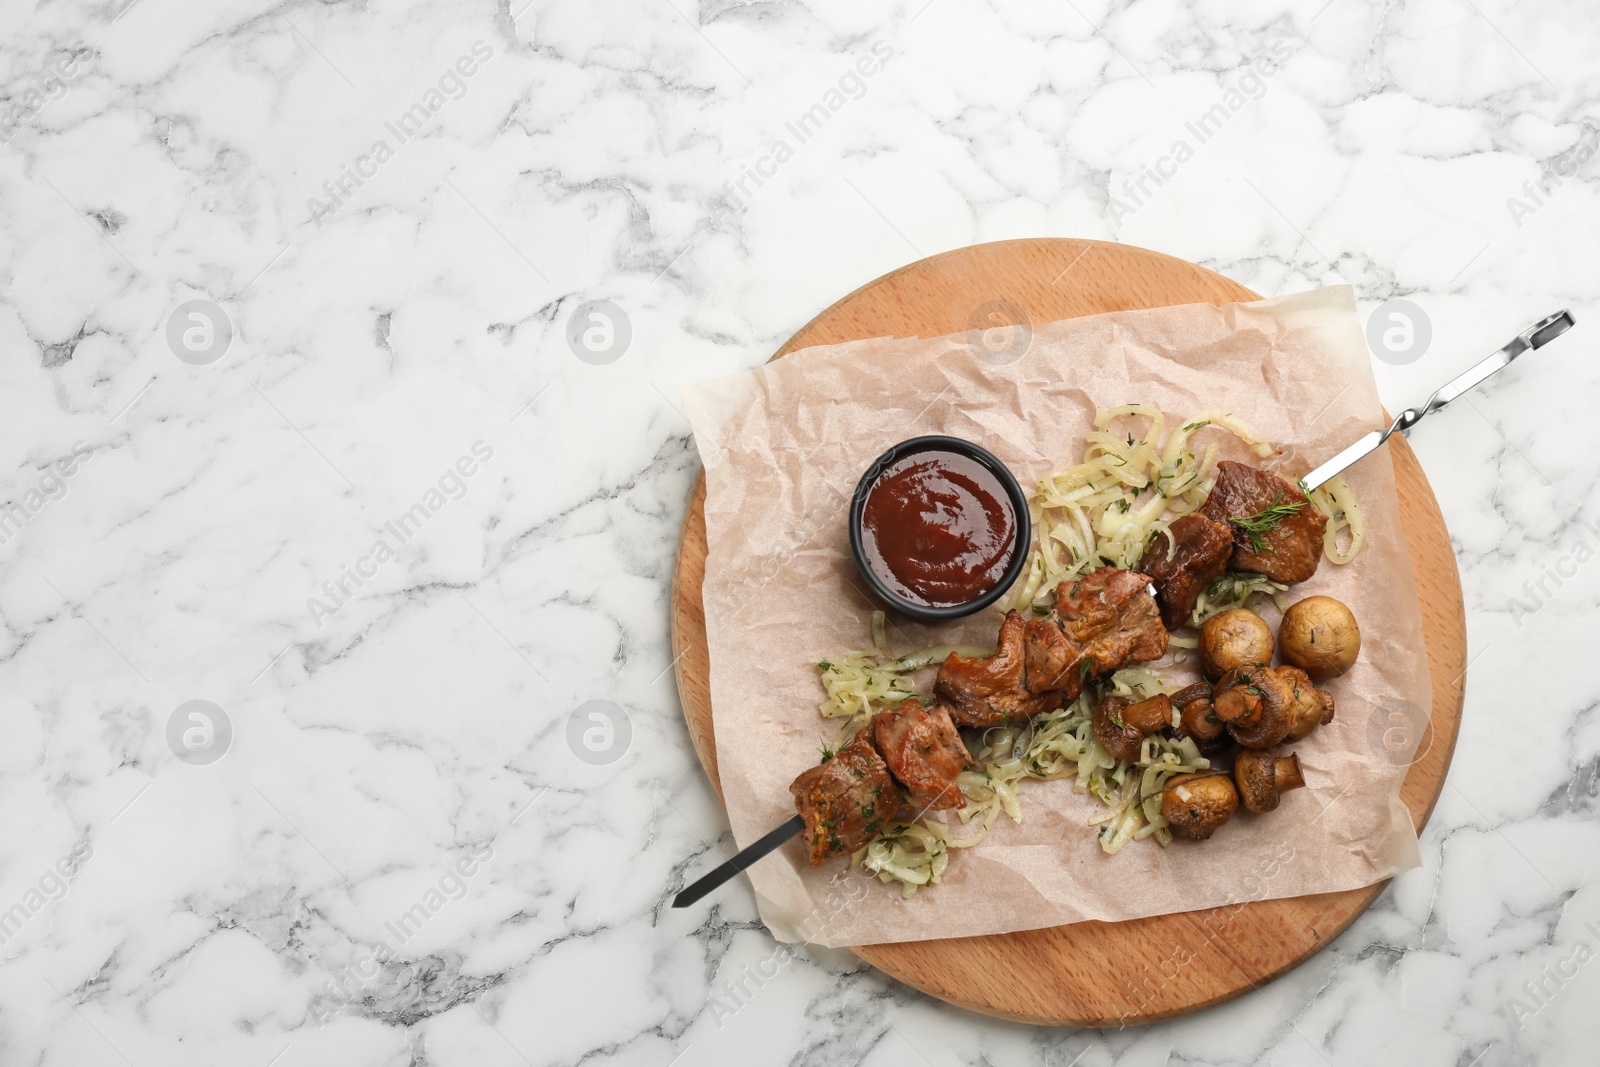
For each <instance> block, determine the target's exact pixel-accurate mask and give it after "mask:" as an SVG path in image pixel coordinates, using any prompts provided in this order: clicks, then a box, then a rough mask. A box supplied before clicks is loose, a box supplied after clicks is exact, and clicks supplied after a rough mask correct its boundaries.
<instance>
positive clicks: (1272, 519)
mask: <svg viewBox="0 0 1600 1067" xmlns="http://www.w3.org/2000/svg"><path fill="white" fill-rule="evenodd" d="M1305 506H1306V502H1305V501H1303V500H1302V501H1300V502H1299V503H1286V502H1284V500H1283V493H1282V492H1277V493H1273V494H1272V503H1271V504H1269V505H1268V506H1267V507H1264V508H1262V509H1261V510H1260V511H1258V512H1256V513H1255V514H1254V515H1234V516H1232V517H1231V518H1229V519H1228V521H1229V522H1231V523H1233V524H1234V525H1235V526H1237V527H1239V529H1241V530H1243V531H1244V532H1245V533H1246V534H1247V535H1249V537H1250V550H1251V551H1252V552H1260V551H1261V549H1262V546H1263V545H1265V543H1266V542H1265V541H1264V540H1263V539H1262V536H1261V535H1262V534H1264V533H1266V532H1268V531H1269V530H1276V529H1277V528H1278V525H1279V524H1280V523H1281V522H1283V520H1284V519H1287V518H1288V517H1289V516H1290V515H1293V514H1294V513H1295V512H1297V511H1299V510H1300V509H1301V508H1303V507H1305Z"/></svg>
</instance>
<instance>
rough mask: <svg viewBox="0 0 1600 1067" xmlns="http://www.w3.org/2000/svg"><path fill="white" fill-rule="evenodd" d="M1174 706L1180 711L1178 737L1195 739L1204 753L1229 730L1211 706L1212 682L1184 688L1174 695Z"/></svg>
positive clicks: (1196, 683)
mask: <svg viewBox="0 0 1600 1067" xmlns="http://www.w3.org/2000/svg"><path fill="white" fill-rule="evenodd" d="M1172 706H1173V707H1175V708H1177V709H1178V728H1177V734H1178V736H1179V737H1189V738H1193V739H1194V742H1195V744H1196V745H1198V746H1199V747H1200V750H1201V751H1202V752H1204V751H1206V749H1207V746H1208V745H1210V746H1214V743H1215V742H1216V741H1218V740H1219V739H1220V738H1222V736H1223V733H1224V731H1225V730H1226V729H1227V727H1226V726H1224V725H1223V722H1222V720H1221V719H1219V718H1217V710H1216V708H1214V707H1212V705H1211V683H1210V682H1195V683H1194V684H1193V685H1186V686H1184V687H1183V688H1182V689H1180V690H1178V691H1177V692H1176V693H1173V694H1172Z"/></svg>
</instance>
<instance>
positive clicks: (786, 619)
mask: <svg viewBox="0 0 1600 1067" xmlns="http://www.w3.org/2000/svg"><path fill="white" fill-rule="evenodd" d="M1010 329H1011V330H1013V331H1024V332H1022V333H1020V334H1013V335H1012V336H1009V337H1007V338H999V339H995V338H985V339H982V340H980V339H979V338H978V336H977V335H968V334H958V335H953V336H949V337H939V338H932V339H892V338H879V339H874V340H865V341H856V342H851V343H849V344H842V345H830V346H825V347H818V348H810V349H805V350H803V351H798V352H794V353H792V354H790V355H788V356H785V357H784V358H782V359H779V360H775V361H773V362H771V363H769V364H767V365H766V366H764V367H762V368H760V369H758V370H754V371H750V372H747V373H743V374H738V375H734V376H732V377H728V378H722V379H718V380H714V381H710V382H706V383H702V384H699V385H696V386H692V387H689V388H688V389H686V390H685V393H684V398H685V403H686V408H687V411H688V413H689V416H690V418H691V420H692V421H693V423H694V430H695V437H696V442H697V444H698V446H699V450H700V456H701V459H702V461H703V462H704V464H705V470H706V482H707V493H706V533H707V542H708V546H709V548H708V553H707V559H706V577H705V584H704V587H703V590H702V595H703V597H704V601H705V606H706V637H707V642H708V644H709V649H710V658H711V701H712V708H713V724H714V728H715V733H716V743H717V760H718V767H719V768H720V774H721V783H722V791H723V797H724V800H725V802H726V804H727V808H728V817H729V820H730V822H731V825H732V828H733V834H734V837H735V839H736V840H737V842H738V843H739V845H740V846H741V847H743V846H744V845H747V844H749V843H750V842H751V841H753V840H754V839H755V838H757V837H759V836H761V835H762V834H763V833H765V832H766V831H768V830H770V829H771V828H772V827H774V826H776V825H778V824H779V823H781V822H782V821H783V820H785V819H787V818H789V817H790V816H791V815H793V814H794V804H793V800H792V797H791V795H790V793H789V783H790V782H791V781H792V780H793V779H794V777H795V776H796V775H797V774H799V773H800V772H801V771H803V770H805V769H806V768H807V767H810V766H813V765H814V764H816V762H817V760H818V752H819V746H820V744H821V742H823V741H825V740H829V739H831V738H833V737H834V736H835V735H836V733H837V730H838V727H839V725H840V724H839V722H838V721H837V720H825V719H823V718H822V717H821V715H819V713H818V711H817V705H818V703H819V702H821V701H822V700H823V698H824V696H825V694H824V693H823V690H822V687H821V684H820V683H819V681H818V676H817V669H816V663H817V661H818V660H821V659H825V658H826V657H828V656H830V655H836V654H838V653H841V652H844V651H848V650H852V649H861V648H870V647H871V645H872V639H871V635H870V631H869V621H870V614H871V612H872V610H873V609H874V608H875V607H876V606H877V605H876V604H875V603H874V602H873V601H872V600H870V599H869V597H868V595H867V594H866V592H865V586H864V584H863V583H862V581H861V579H860V576H859V575H858V574H857V573H856V571H855V568H854V564H853V563H852V560H851V556H850V550H849V541H848V535H847V530H846V521H847V510H848V506H849V500H850V495H851V493H852V492H853V490H854V488H855V485H856V482H857V480H858V479H859V478H860V477H861V474H862V472H863V471H865V470H866V468H867V467H868V466H869V465H870V464H871V463H872V461H873V459H874V458H875V457H877V456H878V455H879V454H880V453H881V452H883V451H884V450H885V449H887V448H889V447H890V446H891V445H893V444H895V443H896V442H898V441H901V440H904V439H905V438H908V437H913V436H917V435H919V434H931V433H938V434H950V435H952V436H955V437H962V438H966V439H967V440H970V441H975V442H977V443H978V444H981V445H983V446H984V447H985V448H988V449H989V450H990V451H991V452H993V453H994V454H995V455H996V456H998V457H999V458H1000V459H1001V461H1002V462H1004V463H1005V464H1006V465H1007V466H1008V467H1010V468H1011V470H1012V471H1013V473H1015V474H1016V475H1017V477H1018V479H1019V480H1020V481H1021V482H1022V484H1023V486H1024V487H1025V488H1028V489H1030V490H1031V489H1032V487H1033V486H1034V484H1035V483H1036V482H1037V480H1038V479H1039V478H1040V477H1041V476H1043V475H1045V474H1047V473H1049V472H1051V471H1053V470H1058V469H1061V468H1063V467H1066V466H1070V465H1073V464H1075V463H1077V462H1079V460H1080V459H1081V457H1082V454H1083V449H1084V434H1085V433H1086V432H1087V431H1088V430H1090V429H1091V428H1092V425H1091V424H1092V420H1093V417H1094V412H1095V408H1096V406H1101V407H1111V406H1114V405H1118V404H1124V403H1135V402H1137V403H1142V404H1151V405H1155V406H1158V407H1159V408H1161V409H1162V411H1163V412H1165V413H1166V414H1167V416H1168V429H1171V428H1173V427H1175V426H1176V425H1178V424H1179V422H1178V420H1182V419H1184V418H1185V417H1187V416H1190V415H1193V414H1195V413H1198V412H1201V411H1205V410H1208V409H1216V408H1222V409H1225V410H1227V411H1230V412H1232V413H1234V414H1235V415H1238V416H1239V417H1241V418H1242V419H1244V420H1245V422H1246V423H1248V424H1249V425H1250V426H1251V427H1252V428H1253V429H1255V430H1256V431H1257V432H1258V433H1260V434H1261V435H1262V436H1264V437H1266V438H1267V439H1268V440H1270V441H1272V442H1274V443H1275V444H1276V445H1278V447H1279V449H1280V452H1279V453H1278V454H1277V455H1275V456H1274V457H1272V458H1271V459H1268V460H1265V461H1263V460H1261V459H1259V458H1257V457H1255V456H1253V455H1251V454H1250V453H1249V451H1248V450H1247V449H1246V448H1245V447H1244V446H1243V445H1242V444H1241V443H1239V442H1238V441H1237V440H1236V439H1234V438H1233V437H1231V435H1227V434H1224V433H1221V432H1219V431H1214V430H1212V431H1206V430H1202V431H1200V432H1198V433H1197V434H1196V439H1195V441H1196V443H1197V444H1200V445H1202V446H1203V445H1204V444H1205V443H1206V442H1207V441H1208V440H1213V439H1214V440H1217V441H1219V442H1220V443H1221V446H1222V451H1221V455H1220V457H1219V458H1223V459H1235V460H1239V461H1241V462H1248V463H1251V464H1253V465H1256V466H1264V467H1266V468H1267V469H1270V470H1274V471H1275V472H1276V473H1279V474H1281V475H1283V476H1284V477H1286V478H1288V479H1289V480H1290V481H1291V482H1292V481H1294V480H1295V479H1297V478H1298V477H1300V476H1301V475H1303V474H1305V473H1306V472H1307V471H1309V470H1310V469H1311V468H1312V467H1313V466H1315V465H1316V464H1317V463H1319V462H1321V461H1322V460H1324V459H1326V458H1328V457H1329V456H1332V455H1333V454H1334V453H1336V452H1337V451H1339V450H1340V449H1341V448H1343V447H1344V446H1345V445H1347V444H1349V443H1350V442H1351V441H1353V440H1355V438H1356V437H1358V436H1359V435H1361V434H1362V433H1364V432H1366V431H1368V430H1372V429H1375V428H1377V427H1379V426H1380V425H1382V424H1383V422H1384V420H1383V417H1382V412H1381V408H1380V406H1379V401H1378V395H1377V389H1376V386H1375V384H1374V381H1373V377H1372V371H1371V365H1370V363H1369V362H1368V358H1367V352H1366V346H1365V343H1364V341H1363V336H1362V331H1361V327H1360V323H1359V320H1358V318H1357V316H1356V309H1355V302H1354V297H1353V294H1352V292H1351V290H1350V288H1349V287H1348V286H1335V287H1330V288H1326V289H1319V290H1315V291H1312V292H1307V293H1301V294H1297V295H1293V296H1287V297H1281V298H1278V299H1274V300H1264V301H1258V302H1253V303H1246V304H1231V305H1226V306H1223V307H1215V306H1212V305H1210V304H1192V305H1184V306H1180V307H1169V308H1160V309H1156V310H1148V311H1129V312H1115V313H1111V314H1104V315H1095V316H1092V317H1087V318H1078V319H1070V320H1066V321H1062V322H1055V323H1048V324H1044V325H1040V326H1037V327H1035V328H1033V329H1032V330H1031V331H1028V330H1027V329H1026V328H1024V327H1012V328H1010ZM1019 352H1020V353H1021V354H1020V358H1018V353H1019ZM1347 480H1348V482H1349V484H1350V486H1351V488H1352V489H1353V490H1354V492H1355V495H1356V498H1357V500H1358V501H1359V504H1360V507H1361V509H1362V510H1363V512H1364V513H1365V518H1366V534H1367V542H1366V547H1365V548H1364V549H1363V550H1362V552H1361V553H1360V555H1359V556H1358V557H1357V558H1356V560H1355V561H1354V562H1353V563H1350V564H1348V565H1346V566H1335V565H1333V564H1331V563H1329V562H1327V561H1326V560H1325V561H1324V562H1323V564H1322V566H1321V568H1320V569H1319V571H1318V573H1317V574H1316V576H1315V577H1313V578H1312V579H1311V580H1310V581H1308V582H1305V583H1302V584H1301V585H1298V586H1293V587H1291V588H1290V591H1289V593H1288V594H1286V596H1287V597H1288V599H1289V600H1290V601H1292V600H1298V599H1300V598H1301V597H1304V596H1309V595H1312V594H1317V593H1322V594H1327V595H1329V596H1334V597H1337V598H1339V599H1340V600H1342V601H1344V602H1345V603H1346V604H1348V605H1349V606H1350V608H1351V610H1352V611H1353V612H1354V613H1355V616H1356V619H1357V621H1358V623H1359V625H1360V627H1361V633H1362V640H1363V643H1362V649H1361V655H1360V658H1359V659H1358V660H1357V662H1356V664H1355V666H1354V667H1353V668H1352V669H1351V670H1350V671H1349V672H1348V673H1347V674H1345V675H1344V676H1343V677H1341V678H1338V679H1336V680H1334V681H1332V682H1331V683H1325V684H1326V686H1327V688H1329V690H1330V691H1331V692H1332V693H1333V694H1334V697H1335V700H1336V703H1337V713H1336V718H1335V720H1334V721H1333V722H1332V723H1331V724H1329V725H1326V726H1323V727H1320V728H1319V729H1318V730H1317V731H1316V732H1315V733H1313V734H1312V735H1311V736H1310V737H1309V738H1307V739H1306V740H1304V741H1302V742H1300V743H1299V744H1296V745H1294V746H1293V750H1294V751H1296V752H1297V753H1298V754H1299V756H1300V761H1301V766H1302V768H1303V770H1304V774H1305V779H1306V787H1305V788H1303V789H1298V790H1295V791H1293V792H1290V793H1287V794H1285V795H1284V797H1283V800H1282V803H1281V804H1280V805H1279V807H1278V809H1277V810H1276V811H1274V812H1271V813H1268V814H1265V815H1259V816H1253V815H1250V814H1248V813H1246V812H1244V811H1243V810H1242V809H1241V811H1240V813H1239V814H1238V815H1236V816H1235V817H1234V818H1233V819H1232V820H1231V821H1230V822H1229V823H1228V824H1227V825H1225V826H1223V827H1222V828H1221V829H1220V830H1218V831H1217V833H1216V834H1215V835H1214V836H1213V837H1212V838H1211V839H1210V840H1209V841H1204V842H1195V841H1189V840H1187V839H1184V838H1181V837H1180V838H1179V839H1177V840H1175V841H1174V842H1173V843H1172V844H1171V845H1170V846H1168V847H1162V846H1160V845H1159V844H1157V843H1156V842H1155V841H1154V840H1145V841H1137V842H1130V843H1129V844H1128V845H1127V846H1126V847H1124V848H1123V849H1122V851H1121V852H1119V853H1118V854H1117V855H1115V856H1108V855H1106V854H1105V853H1104V852H1102V850H1101V848H1100V846H1099V843H1098V841H1097V840H1096V836H1095V829H1094V828H1093V827H1090V826H1089V825H1087V820H1088V818H1089V817H1090V816H1091V815H1092V814H1094V813H1095V812H1096V811H1097V810H1099V805H1098V801H1096V800H1095V799H1094V798H1093V797H1091V796H1088V795H1085V794H1078V793H1075V792H1074V791H1073V788H1072V781H1071V780H1070V779H1067V780H1061V781H1053V782H1040V781H1032V780H1029V781H1024V782H1022V783H1021V784H1020V785H1019V787H1018V791H1019V794H1020V796H1021V800H1022V809H1023V822H1022V823H1021V824H1020V825H1017V824H1013V823H1012V822H1011V821H1010V819H1008V818H1006V817H1005V816H1003V815H1002V816H1001V818H1000V819H999V821H997V822H996V824H995V826H994V829H993V830H992V831H991V832H990V834H989V836H988V838H987V839H986V840H985V841H983V842H982V843H981V844H979V845H977V846H976V847H973V848H966V849H953V850H952V852H951V860H950V864H949V867H948V869H947V870H946V872H945V875H944V879H943V881H942V882H941V884H939V885H937V886H933V887H930V888H925V889H922V890H920V891H919V892H917V893H916V895H915V896H913V897H911V898H910V899H903V898H902V896H901V892H900V887H899V885H897V884H882V883H880V882H878V881H877V880H876V878H875V877H873V876H871V875H869V874H866V873H863V872H862V871H860V870H856V871H847V870H846V867H847V859H846V858H838V859H834V860H832V861H830V862H829V863H828V864H827V865H825V866H823V867H821V868H812V867H810V866H809V865H808V864H807V863H806V859H805V854H804V850H803V848H802V846H801V844H800V841H799V840H798V839H796V840H794V841H791V842H790V843H789V844H788V845H786V846H785V847H784V848H783V849H781V850H780V851H778V852H776V853H774V854H773V855H771V856H769V857H768V858H766V859H763V860H761V861H760V862H759V863H757V864H755V865H754V866H753V867H752V868H751V869H750V871H749V877H750V879H751V882H752V883H753V884H754V886H755V890H756V895H757V899H758V902H759V906H760V912H761V917H762V919H763V921H765V923H766V924H767V926H768V928H770V929H771V931H772V932H773V934H774V935H775V936H776V937H778V938H779V939H781V940H784V941H799V940H804V941H811V942H814V943H818V944H822V945H828V946H841V945H855V944H872V943H878V942H885V941H909V940H917V939H922V938H938V937H958V936H967V935H978V934H993V933H1001V932H1007V931H1016V930H1027V929H1033V928H1037V927H1044V926H1056V925H1060V924H1064V923H1072V922H1077V921H1080V920H1084V919H1101V920H1122V919H1135V918H1140V917H1143V916H1149V915H1155V914H1161V913H1166V912H1178V911H1193V910H1197V909H1202V908H1210V907H1216V906H1221V905H1225V904H1232V903H1237V902H1241V901H1246V900H1257V899H1263V898H1270V897H1287V896H1298V895H1302V894H1310V893H1328V892H1335V891H1339V890H1347V889H1353V888H1356V887H1359V886H1365V885H1369V884H1371V883H1373V882H1377V881H1380V880H1382V879H1385V878H1388V877H1390V876H1392V875H1394V874H1395V873H1397V872H1399V871H1402V870H1405V869H1406V868H1409V867H1414V866H1416V865H1417V863H1418V855H1417V845H1416V835H1415V832H1414V830H1413V827H1412V823H1411V817H1410V815H1409V814H1408V812H1407V810H1406V809H1405V807H1404V805H1402V803H1401V802H1400V799H1399V788H1400V783H1401V781H1402V779H1403V778H1404V776H1405V772H1406V768H1407V763H1408V762H1409V759H1410V755H1411V751H1410V747H1411V746H1409V745H1404V744H1403V741H1402V745H1403V750H1397V749H1396V748H1395V747H1394V738H1395V737H1400V738H1402V739H1403V738H1404V737H1406V736H1409V737H1412V738H1414V737H1416V736H1417V735H1418V733H1420V731H1418V730H1414V729H1413V730H1409V731H1407V730H1404V729H1401V730H1398V731H1397V730H1395V729H1394V725H1395V724H1396V723H1399V724H1401V725H1402V726H1404V725H1405V724H1406V723H1419V722H1426V717H1427V715H1428V712H1429V707H1430V702H1431V693H1430V687H1429V680H1428V666H1427V658H1426V651H1425V649H1424V646H1423V639H1422V624H1421V613H1420V609H1419V605H1418V601H1417V596H1416V590H1415V585H1414V581H1413V577H1412V571H1411V564H1410V560H1409V557H1408V556H1407V552H1406V547H1405V542H1404V539H1403V537H1402V534H1401V529H1400V520H1399V505H1398V501H1397V498H1396V495H1395V483H1394V470H1393V466H1392V464H1391V461H1390V457H1389V454H1388V452H1387V451H1386V450H1383V451H1379V452H1378V453H1376V454H1374V455H1372V456H1369V457H1368V458H1366V459H1364V460H1362V461H1361V463H1360V464H1358V465H1357V466H1356V467H1355V468H1354V469H1353V470H1351V471H1350V472H1348V474H1347ZM1258 603H1263V604H1264V603H1265V602H1264V601H1260V600H1258ZM1258 610H1261V611H1262V613H1263V615H1265V616H1266V617H1267V619H1268V621H1269V622H1270V623H1272V624H1273V626H1274V629H1276V625H1277V613H1276V611H1275V610H1274V609H1273V608H1272V607H1271V605H1270V604H1267V605H1265V607H1260V608H1258ZM999 622H1000V616H999V615H998V614H997V613H996V612H994V611H993V610H992V609H991V610H989V611H985V612H982V613H980V614H978V615H976V616H973V617H970V618H968V619H965V620H961V621H960V622H957V623H947V624H939V625H931V624H921V623H917V622H914V621H911V620H909V619H907V618H905V617H904V616H900V615H897V614H895V613H893V612H890V614H889V623H890V626H889V639H890V644H891V646H892V648H893V651H894V652H895V653H896V654H900V653H902V652H907V651H911V650H912V649H915V648H920V647H924V646H928V645H933V644H939V643H944V642H964V643H969V644H981V645H986V646H990V647H992V646H993V644H994V640H995V632H996V630H997V628H998V624H999ZM1174 651H1175V652H1176V650H1174ZM1157 666H1158V669H1160V670H1162V673H1163V674H1164V676H1165V677H1166V679H1167V681H1168V683H1169V685H1170V686H1176V685H1178V684H1186V683H1187V682H1189V681H1191V680H1193V679H1195V678H1197V677H1198V672H1197V667H1196V663H1195V660H1194V657H1193V654H1192V653H1190V654H1189V656H1188V662H1186V663H1172V661H1171V655H1170V654H1169V658H1168V660H1166V661H1163V664H1162V665H1157ZM931 680H932V678H931V672H923V674H922V676H921V677H920V682H921V684H920V686H919V692H921V693H924V694H926V693H927V692H928V689H929V687H930V686H931ZM1397 716H1399V717H1400V718H1397ZM944 817H946V818H947V819H949V820H950V821H951V822H952V823H954V822H955V816H954V815H953V813H945V814H944ZM975 828H976V827H975V826H973V827H963V826H960V825H959V824H956V825H953V828H952V836H955V837H964V836H967V835H969V834H971V833H972V832H973V831H974V830H975Z"/></svg>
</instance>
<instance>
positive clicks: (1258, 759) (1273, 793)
mask: <svg viewBox="0 0 1600 1067" xmlns="http://www.w3.org/2000/svg"><path fill="white" fill-rule="evenodd" d="M1233 781H1234V784H1235V785H1237V786H1238V787H1239V799H1240V800H1241V801H1242V802H1243V803H1244V806H1245V810H1247V811H1253V812H1256V813H1257V814H1259V813H1261V812H1264V811H1271V810H1272V809H1273V808H1275V807H1277V806H1278V798H1279V797H1280V796H1282V795H1283V794H1284V793H1287V792H1288V791H1289V790H1291V789H1299V788H1300V787H1301V786H1303V785H1305V784H1306V780H1305V779H1304V778H1303V777H1301V775H1300V757H1299V756H1296V755H1295V754H1294V753H1293V752H1291V753H1289V754H1288V755H1287V756H1284V757H1282V758H1280V759H1274V758H1273V755H1272V753H1270V752H1265V751H1253V752H1241V753H1239V758H1238V759H1236V760H1234V763H1233Z"/></svg>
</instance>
